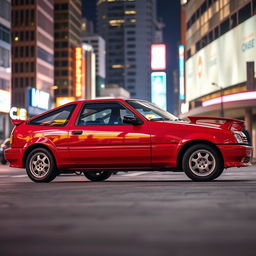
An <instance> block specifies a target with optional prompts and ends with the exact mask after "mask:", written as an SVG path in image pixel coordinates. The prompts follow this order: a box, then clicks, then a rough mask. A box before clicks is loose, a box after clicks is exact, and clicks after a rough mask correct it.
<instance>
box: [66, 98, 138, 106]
mask: <svg viewBox="0 0 256 256" xmlns="http://www.w3.org/2000/svg"><path fill="white" fill-rule="evenodd" d="M126 100H137V101H142V100H140V99H130V98H97V99H93V100H77V101H72V102H69V103H66V104H63V105H62V106H64V105H69V104H74V103H81V102H99V101H103V102H108V101H126Z"/></svg>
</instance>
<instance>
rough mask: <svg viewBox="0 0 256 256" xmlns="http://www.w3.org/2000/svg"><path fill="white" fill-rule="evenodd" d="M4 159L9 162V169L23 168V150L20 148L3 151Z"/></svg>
mask: <svg viewBox="0 0 256 256" xmlns="http://www.w3.org/2000/svg"><path fill="white" fill-rule="evenodd" d="M4 154H5V159H6V160H7V161H9V163H10V167H17V168H23V162H22V159H23V154H24V152H23V150H22V149H21V148H8V149H6V150H5V151H4Z"/></svg>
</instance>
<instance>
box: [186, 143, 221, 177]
mask: <svg viewBox="0 0 256 256" xmlns="http://www.w3.org/2000/svg"><path fill="white" fill-rule="evenodd" d="M182 167H183V170H184V171H185V173H186V175H187V176H188V177H189V178H190V179H192V180H193V181H211V180H214V179H216V178H217V177H219V176H220V174H221V173H222V172H223V168H224V167H223V162H222V159H221V157H220V156H219V154H218V153H217V151H216V150H215V149H214V148H213V147H211V146H209V145H204V144H199V145H194V146H192V147H190V148H189V149H188V150H187V151H186V152H185V154H184V156H183V161H182Z"/></svg>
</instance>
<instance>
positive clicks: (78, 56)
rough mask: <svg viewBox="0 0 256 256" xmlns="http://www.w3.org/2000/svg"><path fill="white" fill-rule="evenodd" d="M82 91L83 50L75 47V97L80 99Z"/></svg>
mask: <svg viewBox="0 0 256 256" xmlns="http://www.w3.org/2000/svg"><path fill="white" fill-rule="evenodd" d="M82 89H83V48H82V47H81V46H77V47H75V95H76V97H78V98H80V97H82Z"/></svg>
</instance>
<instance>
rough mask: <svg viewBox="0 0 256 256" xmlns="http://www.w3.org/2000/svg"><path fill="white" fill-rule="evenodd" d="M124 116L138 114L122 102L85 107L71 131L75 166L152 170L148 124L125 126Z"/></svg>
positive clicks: (86, 104) (71, 152) (92, 104)
mask: <svg viewBox="0 0 256 256" xmlns="http://www.w3.org/2000/svg"><path fill="white" fill-rule="evenodd" d="M124 115H134V114H133V113H132V112H131V111H130V110H128V109H126V107H125V106H123V105H122V104H121V103H119V102H111V101H110V102H107V103H101V102H96V103H85V104H84V106H83V108H82V111H81V113H80V116H79V118H78V120H77V121H76V124H74V126H73V127H71V130H70V154H71V157H72V166H73V167H76V166H79V167H81V166H83V167H87V168H90V167H91V168H94V167H101V168H104V167H105V168H112V167H119V168H121V167H123V168H129V167H131V168H134V167H145V168H146V167H149V166H150V161H151V155H150V134H149V129H148V127H147V124H142V125H131V124H124V123H123V122H122V118H123V116H124Z"/></svg>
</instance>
